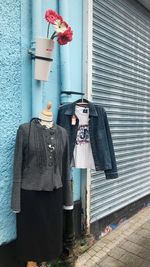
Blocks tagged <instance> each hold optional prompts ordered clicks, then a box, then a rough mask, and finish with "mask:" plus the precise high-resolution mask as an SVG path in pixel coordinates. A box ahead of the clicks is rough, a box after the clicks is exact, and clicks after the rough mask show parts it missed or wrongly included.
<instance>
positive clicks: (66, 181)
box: [62, 133, 73, 210]
mask: <svg viewBox="0 0 150 267" xmlns="http://www.w3.org/2000/svg"><path fill="white" fill-rule="evenodd" d="M66 136H67V137H66V144H65V149H64V153H63V159H62V181H63V205H64V206H63V207H64V209H65V210H72V209H73V190H72V179H71V178H70V173H71V167H70V160H69V141H68V135H67V133H66Z"/></svg>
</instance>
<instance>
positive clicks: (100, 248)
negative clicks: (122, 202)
mask: <svg viewBox="0 0 150 267" xmlns="http://www.w3.org/2000/svg"><path fill="white" fill-rule="evenodd" d="M75 267H150V206H148V207H146V208H144V209H143V210H142V211H140V212H138V213H137V214H136V215H134V216H133V217H132V218H130V219H129V220H127V221H125V222H123V223H122V224H120V225H119V226H118V227H117V228H116V229H115V230H113V231H112V232H110V233H109V234H107V235H105V236H104V237H102V238H101V239H100V240H98V241H97V242H96V243H95V244H94V245H93V246H92V247H91V248H90V249H88V250H87V251H86V252H85V253H84V254H82V255H81V256H79V258H78V259H77V261H76V264H75Z"/></svg>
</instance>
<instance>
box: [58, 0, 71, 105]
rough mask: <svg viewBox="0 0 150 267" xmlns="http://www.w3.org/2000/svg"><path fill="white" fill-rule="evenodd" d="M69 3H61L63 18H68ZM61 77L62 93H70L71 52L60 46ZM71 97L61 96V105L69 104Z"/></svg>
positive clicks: (63, 1) (66, 47) (63, 0)
mask: <svg viewBox="0 0 150 267" xmlns="http://www.w3.org/2000/svg"><path fill="white" fill-rule="evenodd" d="M68 8H69V6H68V1H66V0H61V1H59V13H60V14H61V16H62V17H63V18H65V19H66V20H67V18H68ZM60 75H61V91H70V88H71V82H70V50H69V47H68V45H67V46H60ZM69 98H70V96H68V95H66V94H64V95H61V103H62V104H63V103H66V102H69Z"/></svg>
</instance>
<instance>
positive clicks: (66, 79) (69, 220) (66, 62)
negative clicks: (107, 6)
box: [59, 0, 74, 254]
mask: <svg viewBox="0 0 150 267" xmlns="http://www.w3.org/2000/svg"><path fill="white" fill-rule="evenodd" d="M68 8H69V7H68V1H66V0H60V1H59V13H60V14H61V16H62V17H63V18H65V19H66V20H67V21H68V20H69V18H68ZM69 52H70V50H69V47H68V45H67V46H61V47H60V75H61V91H70V89H71V84H70V53H69ZM60 100H61V103H62V104H63V103H66V102H69V101H70V96H68V95H65V94H64V95H61V99H60ZM64 221H65V223H64V249H65V250H66V251H68V252H69V251H70V249H72V246H73V243H74V218H73V208H72V209H70V210H65V211H64ZM69 254H70V253H69Z"/></svg>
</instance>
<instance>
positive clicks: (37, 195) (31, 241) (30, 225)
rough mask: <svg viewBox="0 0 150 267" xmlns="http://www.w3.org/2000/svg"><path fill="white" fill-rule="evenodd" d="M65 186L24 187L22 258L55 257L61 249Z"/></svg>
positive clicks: (19, 237) (20, 216)
mask: <svg viewBox="0 0 150 267" xmlns="http://www.w3.org/2000/svg"><path fill="white" fill-rule="evenodd" d="M62 235H63V203H62V188H59V189H57V190H54V191H29V190H23V189H22V190H21V212H20V213H18V214H17V240H16V244H17V257H18V259H19V260H20V261H24V262H27V261H36V262H42V261H52V260H55V259H57V258H58V257H59V256H60V254H61V252H62Z"/></svg>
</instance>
